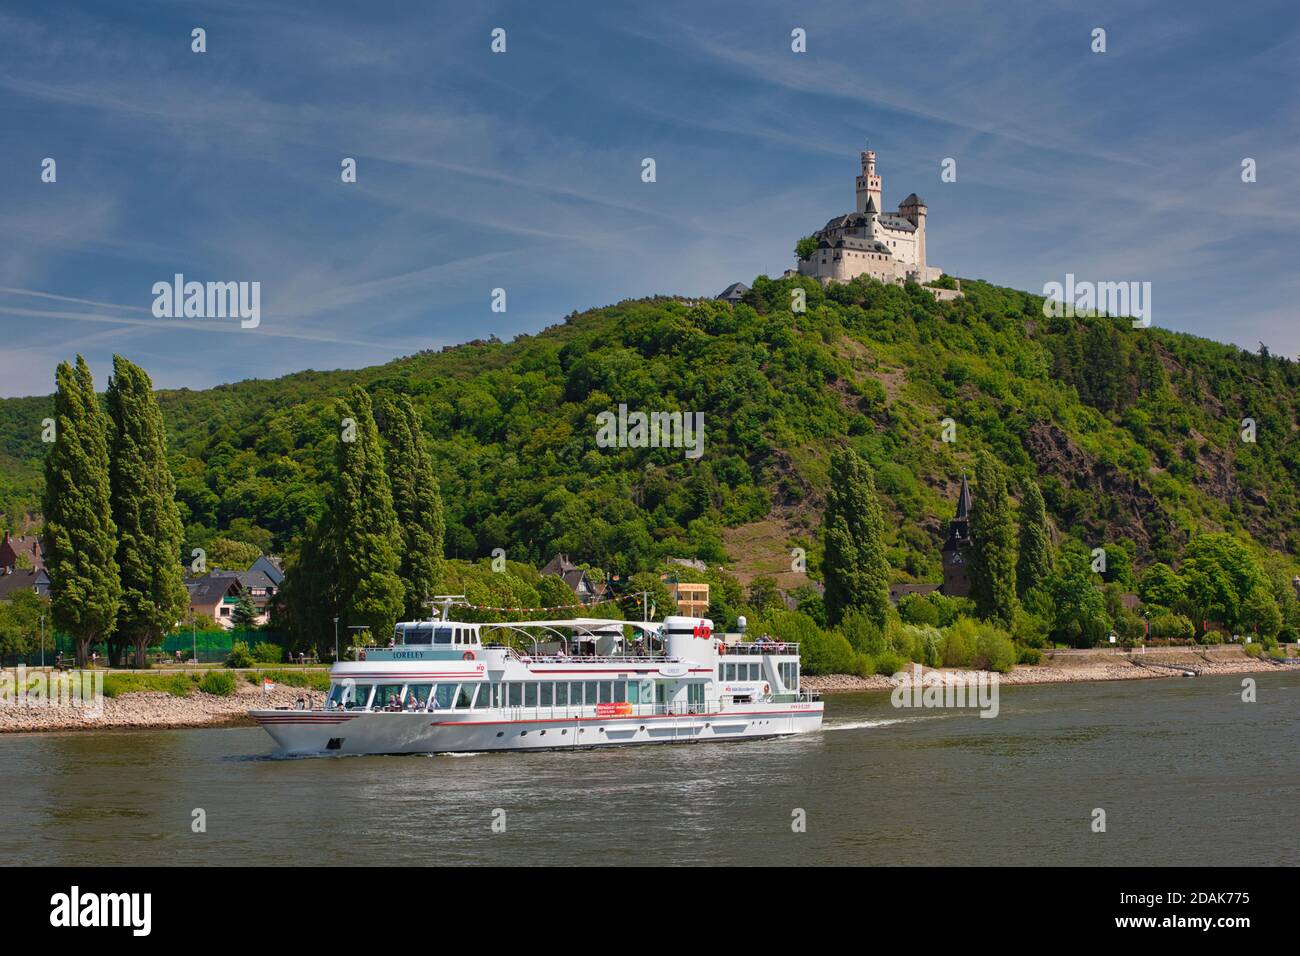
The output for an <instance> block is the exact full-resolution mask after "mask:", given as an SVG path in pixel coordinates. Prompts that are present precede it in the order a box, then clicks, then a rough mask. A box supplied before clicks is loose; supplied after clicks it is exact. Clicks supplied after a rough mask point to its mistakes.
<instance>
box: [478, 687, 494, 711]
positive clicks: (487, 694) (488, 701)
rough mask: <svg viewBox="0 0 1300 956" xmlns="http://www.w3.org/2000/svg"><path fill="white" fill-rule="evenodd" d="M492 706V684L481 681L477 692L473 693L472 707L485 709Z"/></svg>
mask: <svg viewBox="0 0 1300 956" xmlns="http://www.w3.org/2000/svg"><path fill="white" fill-rule="evenodd" d="M491 706H492V685H491V684H488V683H483V684H479V685H478V693H477V694H475V695H474V709H475V710H487V709H488V708H489V707H491Z"/></svg>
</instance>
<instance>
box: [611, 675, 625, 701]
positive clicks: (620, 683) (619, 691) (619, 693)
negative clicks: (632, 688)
mask: <svg viewBox="0 0 1300 956" xmlns="http://www.w3.org/2000/svg"><path fill="white" fill-rule="evenodd" d="M614 703H616V704H626V703H627V681H625V680H616V681H614Z"/></svg>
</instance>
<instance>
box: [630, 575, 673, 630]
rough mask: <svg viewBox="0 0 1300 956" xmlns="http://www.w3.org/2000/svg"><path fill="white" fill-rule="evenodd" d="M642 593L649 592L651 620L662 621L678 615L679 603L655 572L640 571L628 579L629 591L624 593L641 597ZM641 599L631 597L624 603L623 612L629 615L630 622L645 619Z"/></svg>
mask: <svg viewBox="0 0 1300 956" xmlns="http://www.w3.org/2000/svg"><path fill="white" fill-rule="evenodd" d="M642 591H645V592H648V596H649V604H650V607H649V610H650V620H652V621H662V620H663V619H664V618H665V617H667V616H668V615H670V614H676V613H677V602H676V601H675V600H673V595H672V592H671V591H669V590H668V585H666V584H664V582H663V581H661V580H660V579H659V575H657V574H655V573H654V572H653V571H638V572H637V573H636V574H634V575H632V576H631V577H630V578H628V579H627V589H626V590H625V591H624V592H623V593H624V594H627V595H634V594H635V595H639V592H642ZM641 599H642V596H638V597H636V598H635V599H632V598H631V597H629V598H628V600H626V601H624V602H623V610H624V611H625V612H626V613H627V618H628V620H629V621H641V620H644V619H645V608H643V607H642V605H641V603H640V602H641Z"/></svg>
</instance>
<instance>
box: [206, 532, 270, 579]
mask: <svg viewBox="0 0 1300 956" xmlns="http://www.w3.org/2000/svg"><path fill="white" fill-rule="evenodd" d="M261 556H262V549H261V548H259V547H258V546H257V545H255V544H249V543H248V542H247V541H236V540H235V539H234V538H224V537H223V538H213V539H212V541H210V542H209V543H208V547H207V558H208V567H210V568H219V569H221V570H224V571H247V570H248V569H249V568H251V567H252V566H253V563H254V562H255V561H256V560H257V559H258V558H260V557H261Z"/></svg>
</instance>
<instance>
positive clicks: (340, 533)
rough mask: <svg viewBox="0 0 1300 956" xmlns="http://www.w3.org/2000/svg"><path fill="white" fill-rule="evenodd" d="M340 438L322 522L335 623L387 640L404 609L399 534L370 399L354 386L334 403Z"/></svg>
mask: <svg viewBox="0 0 1300 956" xmlns="http://www.w3.org/2000/svg"><path fill="white" fill-rule="evenodd" d="M338 411H339V418H340V421H341V424H342V428H343V433H342V438H341V440H340V441H339V443H338V446H337V450H336V454H335V464H336V471H335V475H334V486H333V489H332V490H331V494H330V499H329V504H328V508H327V514H328V515H329V521H328V522H327V523H326V528H327V530H328V535H329V537H327V538H326V541H327V542H328V546H330V547H331V548H332V550H333V552H334V553H333V556H332V558H331V559H330V562H329V563H330V565H331V566H332V567H333V569H334V571H335V574H336V579H335V583H336V586H337V589H338V590H337V595H338V600H339V601H340V617H341V618H342V619H343V620H342V621H341V622H340V623H341V624H343V625H346V626H353V625H356V626H360V625H364V626H366V627H368V628H369V629H370V633H371V635H372V636H373V637H374V638H375V639H379V638H380V637H385V638H386V637H387V635H388V634H389V633H390V632H391V631H392V629H393V625H394V623H396V621H397V616H398V615H399V614H401V613H402V608H403V607H404V606H405V604H404V601H405V589H404V588H403V585H402V579H401V577H400V576H399V574H398V569H399V568H400V567H401V551H402V535H401V530H400V529H399V528H398V524H397V513H396V512H395V511H394V510H393V492H392V488H391V486H390V485H389V482H388V472H387V469H386V467H385V459H384V449H383V447H382V446H381V445H380V442H379V429H378V428H377V427H376V426H375V417H374V413H373V411H372V407H371V404H370V396H369V395H367V394H366V392H365V390H364V389H362V388H361V387H359V386H354V387H353V389H352V391H351V392H350V393H349V395H348V397H347V399H344V400H340V402H339V404H338Z"/></svg>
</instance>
